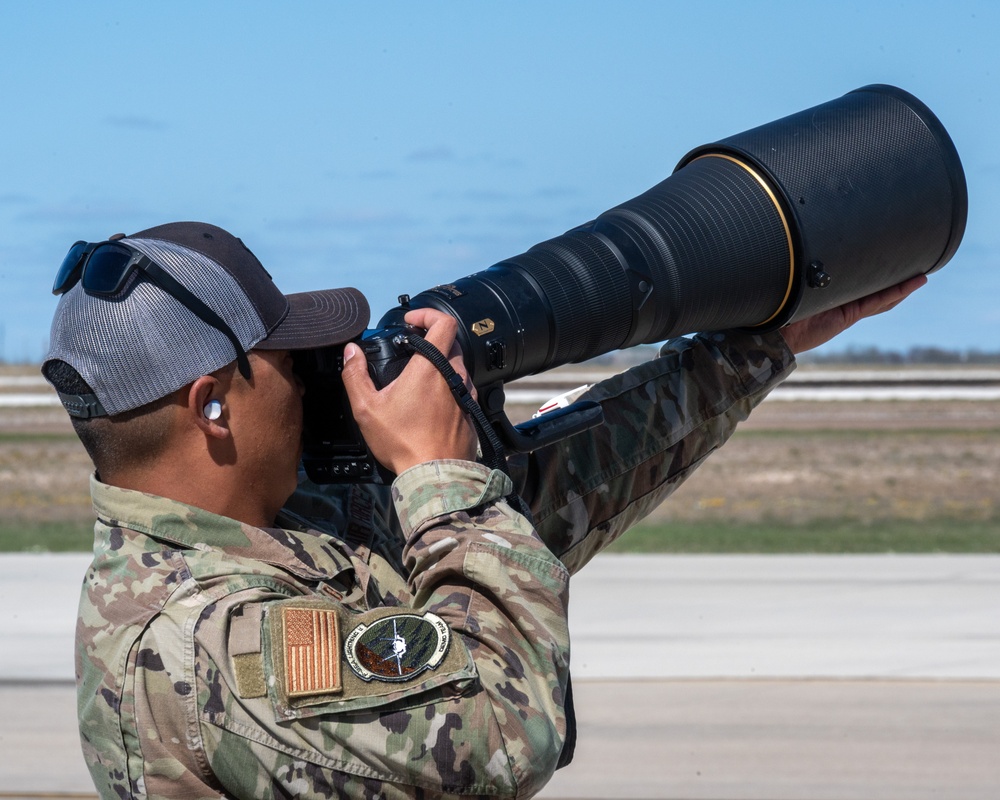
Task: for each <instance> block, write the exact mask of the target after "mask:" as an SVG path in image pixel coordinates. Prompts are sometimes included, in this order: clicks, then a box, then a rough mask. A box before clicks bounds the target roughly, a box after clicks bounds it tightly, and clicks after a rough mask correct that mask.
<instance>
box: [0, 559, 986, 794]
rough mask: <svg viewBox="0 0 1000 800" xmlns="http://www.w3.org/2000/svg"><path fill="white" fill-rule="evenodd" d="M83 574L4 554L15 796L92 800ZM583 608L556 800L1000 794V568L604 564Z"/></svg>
mask: <svg viewBox="0 0 1000 800" xmlns="http://www.w3.org/2000/svg"><path fill="white" fill-rule="evenodd" d="M86 564H87V558H86V556H81V555H59V556H44V555H38V556H33V555H8V556H2V557H0V606H2V607H3V608H4V609H5V615H4V616H3V618H2V619H0V641H2V642H3V647H2V650H0V710H2V714H0V798H10V797H34V798H38V797H48V796H56V794H58V796H63V797H65V796H73V794H77V793H78V794H81V795H84V796H86V795H90V796H92V792H93V790H92V787H91V785H90V782H89V777H88V775H87V772H86V768H85V766H84V765H83V763H82V757H81V755H80V752H79V746H78V743H77V738H76V730H75V720H74V714H75V712H74V695H73V689H72V686H71V683H70V681H71V679H72V666H71V660H72V655H71V653H72V635H73V624H74V617H75V607H76V594H77V587H78V586H79V583H80V579H81V577H82V574H83V572H84V569H85V567H86ZM40 587H44V591H40ZM572 594H573V598H572V602H571V609H572V617H571V629H572V632H573V642H574V644H573V648H574V649H573V663H574V690H575V694H576V705H577V714H578V717H579V721H580V742H579V745H578V749H577V758H576V760H575V762H574V764H573V765H572V766H570V767H569V768H568V769H565V770H562V771H560V772H559V773H558V774H557V775H556V777H555V778H554V779H553V781H552V782H551V783H550V784H549V786H548V787H546V789H545V791H544V792H543V794H542V795H541V796H542V797H545V798H550V800H556V798H612V797H614V798H674V799H675V800H695V799H696V798H697V799H705V800H709V799H711V800H765V799H770V800H853V799H854V798H858V799H859V800H860V799H861V798H864V799H865V800H877V799H878V798H886V799H887V800H888V799H889V798H891V799H892V800H924V799H925V798H947V800H966V799H968V800H979V799H980V798H982V799H983V800H986V798H990V799H991V800H992V799H993V798H997V797H1000V557H998V556H822V557H812V556H774V557H772V556H693V557H688V556H666V557H664V556H638V557H630V556H603V557H601V558H599V559H597V560H595V562H594V563H592V564H590V565H589V566H588V567H587V568H586V569H585V570H584V571H583V572H582V573H581V574H580V575H579V576H577V577H575V578H574V580H573V585H572Z"/></svg>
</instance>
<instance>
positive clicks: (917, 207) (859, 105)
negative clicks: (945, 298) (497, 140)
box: [380, 85, 968, 386]
mask: <svg viewBox="0 0 1000 800" xmlns="http://www.w3.org/2000/svg"><path fill="white" fill-rule="evenodd" d="M967 212H968V197H967V189H966V183H965V175H964V173H963V170H962V165H961V162H960V160H959V157H958V153H957V151H956V150H955V146H954V144H953V143H952V141H951V139H950V137H949V136H948V133H947V132H946V131H945V129H944V127H943V126H942V124H941V123H940V122H939V121H938V119H937V118H936V117H935V116H934V114H933V113H932V112H931V111H930V110H929V109H928V108H927V107H926V106H925V105H924V104H923V103H921V102H920V101H919V100H918V99H917V98H915V97H913V96H912V95H910V94H909V93H907V92H905V91H903V90H901V89H898V88H896V87H892V86H884V85H873V86H866V87H863V88H861V89H857V90H855V91H853V92H850V93H848V94H846V95H844V96H843V97H840V98H838V99H836V100H833V101H830V102H828V103H825V104H822V105H819V106H816V107H814V108H811V109H807V110H805V111H801V112H799V113H797V114H793V115H791V116H788V117H785V118H783V119H780V120H777V121H775V122H771V123H768V124H766V125H762V126H760V127H758V128H754V129H752V130H748V131H745V132H744V133H740V134H736V135H735V136H731V137H729V138H727V139H723V140H721V141H719V142H716V143H714V144H709V145H704V146H702V147H699V148H696V149H695V150H692V151H691V152H690V153H688V154H687V155H686V156H685V157H684V158H682V159H681V161H680V163H679V164H678V166H677V168H676V169H675V171H674V173H673V174H672V175H671V176H670V177H668V178H667V179H666V180H664V181H662V182H661V183H659V184H657V185H656V186H654V187H653V188H651V189H650V190H649V191H647V192H645V193H643V194H641V195H639V196H638V197H636V198H633V199H632V200H629V201H628V202H626V203H623V204H621V205H619V206H616V207H615V208H612V209H611V210H609V211H607V212H605V213H604V214H601V215H600V216H599V217H598V218H597V219H595V220H593V221H591V222H589V223H587V224H585V225H581V226H580V227H578V228H575V229H573V230H571V231H569V232H567V233H565V234H563V235H562V236H558V237H556V238H554V239H550V240H548V241H545V242H542V243H541V244H538V245H536V246H534V247H532V248H531V249H530V250H528V251H527V252H526V253H523V254H521V255H518V256H514V257H512V258H509V259H506V260H504V261H501V262H500V263H498V264H495V265H493V266H492V267H489V268H488V269H486V270H484V271H482V272H479V273H476V274H474V275H470V276H468V277H465V278H461V279H459V280H457V281H455V282H454V283H452V284H447V285H443V286H437V287H434V288H433V289H429V290H427V291H425V292H422V293H421V294H419V295H416V296H415V297H413V298H412V299H411V300H410V301H409V303H408V305H407V306H406V307H400V308H397V309H393V310H392V311H390V312H389V313H388V314H386V315H385V317H383V319H382V321H381V322H380V326H381V327H383V328H389V327H394V326H398V325H400V324H402V316H403V314H404V313H405V311H406V309H407V308H419V307H432V308H438V309H440V310H442V311H445V312H446V313H449V314H451V315H453V316H455V317H456V318H457V319H458V320H459V323H460V325H459V328H460V333H459V336H460V340H461V344H462V348H463V352H464V353H465V360H466V365H467V367H468V369H469V372H470V376H471V377H472V380H473V382H474V383H475V384H476V385H477V386H485V385H491V384H494V383H498V382H507V381H510V380H514V379H515V378H518V377H521V376H523V375H528V374H532V373H536V372H543V371H545V370H548V369H551V368H553V367H556V366H559V365H561V364H566V363H570V362H576V361H583V360H586V359H588V358H593V357H595V356H598V355H601V354H603V353H607V352H610V351H612V350H616V349H619V348H622V347H628V346H631V345H635V344H640V343H651V342H659V341H662V340H664V339H668V338H670V337H672V336H677V335H680V334H684V333H691V332H695V331H705V330H717V329H724V328H750V329H757V330H770V329H773V328H776V327H779V326H781V325H784V324H787V323H788V322H790V321H793V320H796V319H802V318H804V317H808V316H811V315H813V314H816V313H818V312H820V311H822V310H824V309H827V308H832V307H834V306H838V305H841V304H843V303H845V302H847V301H849V300H854V299H857V298H859V297H863V296H865V295H867V294H870V293H872V292H874V291H878V290H879V289H883V288H886V287H889V286H892V285H894V284H897V283H899V282H901V281H903V280H905V279H906V278H909V277H912V276H914V275H917V274H921V273H928V272H932V271H934V270H936V269H939V268H940V267H942V266H943V265H944V264H946V263H947V262H948V260H949V259H950V258H951V257H952V255H954V253H955V251H956V249H957V248H958V245H959V243H960V242H961V239H962V235H963V233H964V230H965V223H966V217H967Z"/></svg>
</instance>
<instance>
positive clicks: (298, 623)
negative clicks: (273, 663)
mask: <svg viewBox="0 0 1000 800" xmlns="http://www.w3.org/2000/svg"><path fill="white" fill-rule="evenodd" d="M282 619H283V621H284V639H285V681H286V685H287V689H288V696H289V697H304V696H308V695H315V694H327V693H329V692H339V691H340V644H339V638H338V634H337V612H335V611H332V610H330V609H322V608H289V607H287V606H286V607H285V608H283V609H282Z"/></svg>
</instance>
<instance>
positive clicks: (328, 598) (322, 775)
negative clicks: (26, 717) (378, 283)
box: [43, 223, 920, 800]
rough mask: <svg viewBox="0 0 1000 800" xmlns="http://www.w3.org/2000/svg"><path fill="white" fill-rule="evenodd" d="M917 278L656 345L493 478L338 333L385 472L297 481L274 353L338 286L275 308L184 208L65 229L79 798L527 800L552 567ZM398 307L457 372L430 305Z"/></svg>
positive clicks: (560, 585)
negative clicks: (184, 215) (812, 354)
mask: <svg viewBox="0 0 1000 800" xmlns="http://www.w3.org/2000/svg"><path fill="white" fill-rule="evenodd" d="M919 283H920V281H919V280H916V281H911V282H910V283H909V284H907V285H905V286H904V287H899V288H897V289H896V290H888V291H887V292H884V293H882V294H880V295H879V296H875V297H873V298H869V299H866V300H865V301H859V302H858V303H856V304H851V306H849V307H845V308H844V309H838V310H835V311H834V312H829V313H827V314H825V315H822V316H821V317H816V318H813V320H807V321H805V322H804V323H797V324H796V325H794V326H790V327H789V328H786V329H785V333H784V336H782V335H781V334H777V333H774V334H770V335H766V336H751V335H747V334H738V333H724V334H723V333H720V334H712V335H705V336H700V337H696V338H694V339H692V340H681V341H678V342H673V343H671V344H670V345H668V346H667V347H665V348H664V350H663V352H662V355H661V357H660V358H657V359H655V360H653V361H651V362H649V363H647V364H643V365H641V366H639V367H636V368H635V369H632V370H629V371H628V372H626V373H623V374H622V375H618V376H616V377H614V378H611V379H610V380H607V381H604V382H603V383H600V384H598V385H597V386H595V387H593V388H592V389H591V390H590V392H589V395H588V397H589V398H590V399H593V400H596V401H598V402H600V403H601V405H602V406H603V408H604V413H605V417H606V424H605V425H603V426H602V427H600V428H599V429H597V430H595V431H591V432H588V433H587V434H583V435H578V436H575V437H572V438H570V439H567V440H565V441H563V442H560V443H558V444H555V445H551V446H547V447H545V448H542V449H540V450H538V451H536V452H534V453H532V454H531V455H530V456H519V457H517V458H512V459H511V470H510V471H511V475H510V476H508V475H506V474H504V473H503V472H500V471H496V470H490V469H488V468H486V467H484V466H483V465H481V464H479V463H476V462H475V461H474V456H475V452H476V450H475V448H476V439H475V435H474V433H473V431H472V429H471V426H470V425H469V423H468V421H467V420H466V418H465V417H464V416H463V415H462V413H461V412H460V411H459V410H458V406H457V405H456V404H455V402H454V401H453V399H452V397H451V394H450V392H449V390H448V388H447V387H446V385H445V382H444V380H442V379H441V377H440V376H439V375H438V374H437V372H436V371H434V369H433V368H432V367H431V365H430V364H429V362H427V361H425V360H424V359H422V358H414V359H412V360H411V362H410V363H409V365H408V366H407V368H406V370H405V371H404V372H403V374H402V375H401V376H400V377H399V378H398V379H397V380H396V381H394V382H393V383H392V384H390V385H389V386H388V387H386V389H384V390H382V391H376V390H375V388H374V386H373V385H372V383H371V381H370V379H369V378H368V373H367V370H366V365H365V363H364V358H363V357H359V353H360V352H361V351H360V349H359V348H357V347H356V346H354V345H353V344H348V345H347V346H346V348H345V367H344V374H343V377H344V382H345V386H346V388H347V390H348V393H349V396H350V399H351V403H352V407H353V409H354V413H355V417H356V420H357V422H358V423H359V426H360V427H361V430H362V432H363V433H364V435H365V438H366V441H367V442H368V443H369V445H370V447H371V448H372V450H373V452H374V454H375V455H376V456H377V457H378V458H379V460H380V461H381V462H382V463H384V464H385V465H386V466H387V467H389V468H390V469H391V470H392V471H393V472H394V473H396V474H397V475H398V477H397V478H396V480H395V481H394V483H393V484H392V486H391V487H385V486H377V485H370V484H355V485H348V486H324V487H319V486H314V485H310V484H308V483H306V482H301V483H298V479H297V469H296V467H297V463H298V460H299V457H300V450H301V445H300V433H301V426H302V406H301V394H302V386H301V383H300V382H299V381H298V379H297V378H296V376H295V375H294V373H293V372H292V359H291V355H290V351H293V350H296V349H308V348H315V347H320V346H326V345H334V344H342V343H345V342H349V341H350V340H351V339H354V338H356V337H357V336H358V335H359V334H360V333H361V331H362V329H363V328H364V327H365V325H366V324H367V321H368V307H367V303H366V302H365V301H364V298H362V297H361V296H360V295H359V294H358V293H357V292H356V291H354V290H350V289H343V290H328V291H324V292H312V293H304V294H300V295H290V296H288V297H285V296H284V295H282V294H281V293H280V292H279V291H278V290H277V288H276V287H275V286H274V284H273V283H272V282H271V280H270V276H269V275H267V273H266V272H265V271H264V269H263V268H262V267H261V265H260V264H259V262H258V261H257V259H256V258H255V257H254V256H253V255H252V254H251V253H250V251H249V250H248V249H246V247H245V246H244V245H243V243H242V242H240V241H239V240H238V239H235V238H234V237H232V236H230V235H229V234H228V233H226V232H225V231H222V230H220V229H218V228H215V227H213V226H209V225H204V224H200V223H174V224H170V225H164V226H160V227H158V228H153V229H150V230H147V231H143V232H141V233H138V234H135V235H133V236H130V237H121V236H116V237H112V240H109V241H108V242H102V243H98V244H93V245H91V244H86V243H82V242H81V243H78V244H77V245H75V246H74V248H73V249H72V250H71V251H70V254H69V255H68V256H67V259H66V261H65V262H64V264H63V267H62V269H61V270H60V274H59V277H58V278H57V281H56V287H55V290H56V292H57V293H60V294H62V299H61V301H60V304H59V307H58V309H57V311H56V315H55V319H54V322H53V326H52V338H51V341H52V344H51V349H50V352H49V354H48V357H47V359H46V363H45V365H44V368H43V369H44V371H45V374H46V376H47V377H48V378H49V379H50V380H51V381H52V382H53V384H54V385H55V386H56V388H57V389H58V390H59V392H60V396H61V398H62V401H63V403H64V405H65V406H66V408H67V410H68V411H69V413H70V415H71V416H72V418H73V421H74V426H75V428H76V430H77V432H78V433H79V435H80V437H81V439H82V441H83V442H84V444H85V445H86V446H87V448H88V452H89V453H90V454H91V457H92V458H93V460H94V463H95V466H96V473H95V475H94V476H93V478H92V484H91V491H92V495H93V503H94V509H95V511H96V514H97V525H96V528H95V558H94V562H93V564H92V566H91V567H90V569H89V571H88V573H87V576H86V579H85V581H84V587H83V593H82V597H81V603H80V615H79V623H78V629H77V649H76V668H77V680H78V689H79V691H78V699H79V717H80V733H81V738H82V743H83V749H84V755H85V758H86V761H87V764H88V765H89V767H90V770H91V774H92V776H93V779H94V782H95V784H96V785H97V787H98V790H99V791H100V793H101V796H102V797H106V798H171V800H178V798H207V797H241V798H263V797H302V798H309V797H316V798H330V797H352V798H353V797H357V798H369V797H370V798H404V797H454V796H467V795H475V796H497V797H529V796H531V795H533V794H534V793H535V792H537V791H538V790H539V789H540V788H541V787H542V786H544V784H545V783H546V781H547V780H548V779H549V778H550V777H551V775H552V772H553V770H554V769H555V768H556V766H557V764H558V763H559V761H560V755H561V754H562V756H563V760H564V761H565V760H566V756H567V752H568V748H566V747H565V746H564V743H565V742H566V740H567V737H568V735H569V734H570V732H571V730H570V729H571V727H572V724H571V722H568V721H567V708H568V706H569V703H568V702H567V687H568V679H569V678H568V676H569V636H568V631H567V624H566V611H567V608H566V604H567V586H568V581H569V575H570V574H571V573H572V572H574V571H576V570H577V569H579V568H580V567H582V566H583V564H585V563H586V562H587V561H588V560H589V559H590V558H591V557H592V556H593V555H594V554H595V553H597V552H599V551H600V550H601V549H602V548H603V547H605V546H606V545H607V544H608V543H609V542H611V541H613V540H614V539H615V538H616V537H617V536H619V535H620V534H621V533H622V532H623V531H625V530H626V529H627V528H628V527H629V526H630V525H631V524H632V523H634V522H635V521H636V520H637V519H640V518H641V517H642V516H643V515H645V514H646V513H647V512H648V511H649V510H650V509H652V508H653V507H654V506H655V505H656V504H658V503H659V502H660V501H661V500H663V498H664V497H666V496H667V495H668V494H669V493H670V492H671V491H672V490H673V489H674V488H675V487H676V486H677V485H679V484H680V482H681V481H683V480H684V479H685V478H686V477H687V475H688V474H690V472H691V471H692V470H693V469H695V468H696V467H697V466H698V464H700V463H701V461H702V460H703V459H704V458H705V457H706V456H708V455H709V454H710V453H711V452H712V451H713V450H714V449H715V448H717V447H718V446H720V445H721V444H722V443H723V442H725V441H726V439H727V438H728V437H729V436H730V434H731V433H732V432H733V430H734V428H735V426H736V425H737V423H738V422H740V421H741V420H743V419H745V418H746V416H747V414H749V412H750V410H751V409H752V408H753V407H754V406H756V405H757V403H759V402H760V401H761V400H762V399H763V397H764V396H765V395H766V394H767V392H768V391H769V390H770V389H771V388H772V387H773V386H774V385H776V384H777V383H778V382H779V381H780V380H781V379H782V378H783V377H784V376H786V375H787V374H788V372H789V371H790V370H791V368H792V366H793V357H792V352H793V351H798V350H801V349H806V348H807V347H809V346H814V345H815V344H818V343H820V342H822V341H824V340H825V339H827V338H829V337H830V336H831V335H833V334H835V333H836V332H837V331H839V330H841V329H843V328H844V327H846V326H847V325H849V324H851V323H853V322H854V321H855V320H856V319H857V318H860V317H861V316H867V315H868V314H871V313H876V312H877V311H880V310H883V309H884V308H887V307H890V306H891V305H894V304H895V303H896V302H898V301H899V300H900V299H902V297H904V296H905V295H906V294H907V293H909V291H912V289H913V288H916V286H917V285H918V284H919ZM407 321H408V322H410V323H411V324H413V325H416V326H418V327H421V328H425V329H426V330H427V334H426V338H427V340H428V341H429V342H431V343H432V344H434V345H435V346H436V347H438V349H440V350H441V351H442V352H444V353H450V354H451V355H452V361H453V364H454V365H455V366H456V368H457V369H459V370H460V371H461V370H462V366H461V360H460V357H459V355H458V354H456V353H454V343H455V327H456V323H455V321H454V320H453V319H452V318H451V317H447V316H445V315H443V314H440V313H439V312H435V311H429V310H421V311H413V312H410V314H409V315H408V317H407ZM234 356H235V361H234ZM512 481H513V482H512ZM515 484H516V487H515ZM515 488H516V491H517V492H518V493H519V494H520V496H521V498H522V499H523V500H524V501H525V502H526V503H527V506H528V508H530V511H531V519H528V518H527V517H525V516H523V515H522V514H521V513H519V512H518V511H517V510H515V509H514V508H512V507H511V505H509V504H508V501H507V498H508V497H509V496H511V495H512V493H513V492H514V491H515Z"/></svg>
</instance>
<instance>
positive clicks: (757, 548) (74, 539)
mask: <svg viewBox="0 0 1000 800" xmlns="http://www.w3.org/2000/svg"><path fill="white" fill-rule="evenodd" d="M92 531H93V528H92V523H91V522H89V521H85V520H84V521H79V522H28V521H25V522H19V521H17V520H7V521H4V522H2V523H0V553H2V552H6V553H23V552H41V553H45V552H48V553H64V552H85V551H89V550H90V548H91V544H92V541H93V538H92V537H93V533H92ZM608 552H611V553H704V554H711V553H717V554H724V553H760V554H767V553H1000V520H992V521H984V522H973V521H961V522H957V521H954V520H932V521H922V522H907V521H903V520H891V521H887V522H880V523H877V524H873V525H870V526H869V525H863V524H860V523H858V522H853V521H844V520H818V521H815V522H811V523H809V524H808V525H789V524H788V523H780V522H774V523H755V524H745V523H725V522H711V523H674V524H670V525H649V524H645V525H639V526H637V527H635V528H634V529H632V530H631V531H629V532H628V533H626V534H625V535H624V536H623V537H622V538H621V539H619V540H618V541H617V542H615V543H614V544H613V545H611V547H610V548H609V549H608Z"/></svg>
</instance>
